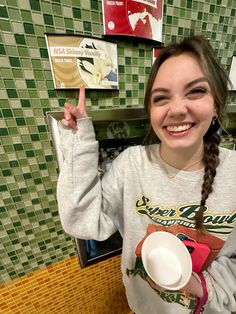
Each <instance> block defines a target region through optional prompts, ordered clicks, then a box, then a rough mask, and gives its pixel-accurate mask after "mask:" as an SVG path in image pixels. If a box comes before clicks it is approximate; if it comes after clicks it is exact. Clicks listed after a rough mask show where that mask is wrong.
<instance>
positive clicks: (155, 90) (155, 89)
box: [151, 87, 170, 95]
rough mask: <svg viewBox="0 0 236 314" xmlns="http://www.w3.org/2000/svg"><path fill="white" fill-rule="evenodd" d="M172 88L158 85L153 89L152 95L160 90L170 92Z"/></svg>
mask: <svg viewBox="0 0 236 314" xmlns="http://www.w3.org/2000/svg"><path fill="white" fill-rule="evenodd" d="M169 91H170V90H169V89H168V88H164V87H157V88H154V89H153V90H152V91H151V95H152V94H154V93H158V92H162V93H168V92H169Z"/></svg>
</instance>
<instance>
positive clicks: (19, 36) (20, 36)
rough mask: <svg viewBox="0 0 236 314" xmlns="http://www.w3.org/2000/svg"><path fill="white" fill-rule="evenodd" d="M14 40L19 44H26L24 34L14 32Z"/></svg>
mask: <svg viewBox="0 0 236 314" xmlns="http://www.w3.org/2000/svg"><path fill="white" fill-rule="evenodd" d="M15 40H16V43H17V44H19V45H26V41H25V36H24V35H23V34H15Z"/></svg>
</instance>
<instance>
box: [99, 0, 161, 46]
mask: <svg viewBox="0 0 236 314" xmlns="http://www.w3.org/2000/svg"><path fill="white" fill-rule="evenodd" d="M162 17H163V0H119V1H112V0H103V24H104V34H105V35H124V36H135V37H141V38H147V39H151V40H155V41H158V42H162Z"/></svg>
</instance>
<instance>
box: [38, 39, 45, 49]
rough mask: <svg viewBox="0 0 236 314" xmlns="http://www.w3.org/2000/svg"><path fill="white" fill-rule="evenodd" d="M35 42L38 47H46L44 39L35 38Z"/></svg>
mask: <svg viewBox="0 0 236 314" xmlns="http://www.w3.org/2000/svg"><path fill="white" fill-rule="evenodd" d="M37 41H38V47H45V46H46V40H45V37H37Z"/></svg>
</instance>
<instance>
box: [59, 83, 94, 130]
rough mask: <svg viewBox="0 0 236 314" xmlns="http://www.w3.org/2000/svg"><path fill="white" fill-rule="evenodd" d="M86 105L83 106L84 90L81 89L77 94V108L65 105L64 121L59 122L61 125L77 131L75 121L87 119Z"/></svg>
mask: <svg viewBox="0 0 236 314" xmlns="http://www.w3.org/2000/svg"><path fill="white" fill-rule="evenodd" d="M87 116H88V115H87V112H86V104H85V88H84V87H81V88H80V92H79V100H78V104H77V106H73V105H71V104H69V103H65V111H64V119H62V120H61V122H62V124H63V125H65V126H67V127H69V128H72V129H77V123H76V120H77V119H81V118H85V117H87Z"/></svg>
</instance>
